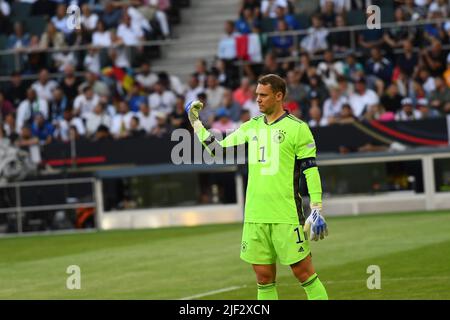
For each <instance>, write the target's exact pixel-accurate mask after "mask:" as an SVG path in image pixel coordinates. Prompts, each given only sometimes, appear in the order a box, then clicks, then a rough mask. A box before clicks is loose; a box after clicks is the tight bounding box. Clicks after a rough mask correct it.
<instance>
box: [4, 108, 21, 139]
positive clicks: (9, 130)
mask: <svg viewBox="0 0 450 320" xmlns="http://www.w3.org/2000/svg"><path fill="white" fill-rule="evenodd" d="M0 127H2V128H3V130H4V134H5V137H6V138H8V139H9V141H10V142H11V143H15V141H16V140H17V139H18V138H19V135H18V133H17V130H16V118H15V114H14V113H8V114H7V115H6V116H5V118H4V121H3V126H1V125H0ZM0 140H1V139H0Z"/></svg>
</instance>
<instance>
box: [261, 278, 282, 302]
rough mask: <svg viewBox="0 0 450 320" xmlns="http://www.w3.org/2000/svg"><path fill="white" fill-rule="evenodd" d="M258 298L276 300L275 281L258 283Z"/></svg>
mask: <svg viewBox="0 0 450 320" xmlns="http://www.w3.org/2000/svg"><path fill="white" fill-rule="evenodd" d="M258 300H278V292H277V287H276V284H275V282H274V283H269V284H259V283H258Z"/></svg>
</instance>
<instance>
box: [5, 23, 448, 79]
mask: <svg viewBox="0 0 450 320" xmlns="http://www.w3.org/2000/svg"><path fill="white" fill-rule="evenodd" d="M448 21H449V20H448V19H434V20H419V21H405V22H389V23H382V24H381V29H390V28H394V27H418V26H424V25H429V24H440V23H445V22H448ZM366 29H367V26H366V25H365V24H364V25H354V26H345V27H332V28H327V31H328V32H329V34H332V33H337V32H350V34H351V39H353V40H352V41H351V47H350V49H352V50H355V49H356V47H357V45H356V40H355V39H354V36H355V32H357V31H362V30H366ZM308 32H309V31H308V29H303V30H289V31H284V32H275V31H274V32H265V33H264V34H265V35H266V36H267V37H268V38H271V37H276V36H293V37H294V40H295V41H297V42H296V43H295V45H297V46H298V37H299V36H305V35H307V34H308ZM209 42H210V40H208V39H205V38H200V39H196V40H195V41H192V40H188V39H168V40H149V41H142V42H140V43H139V44H137V45H120V46H117V45H112V46H110V47H96V48H98V49H107V50H109V49H114V48H118V47H125V48H126V49H127V50H129V51H131V50H132V48H134V47H155V46H158V47H160V46H164V47H165V46H172V45H185V46H194V45H195V46H198V45H201V44H202V43H209ZM93 47H95V46H93V45H92V44H89V45H77V46H66V47H62V48H57V49H55V48H45V49H43V48H21V49H19V50H17V49H6V50H0V58H1V57H2V56H8V55H14V56H15V59H14V64H15V65H14V69H15V70H17V68H18V64H19V63H20V62H19V60H20V55H23V54H25V55H26V54H32V53H48V54H51V53H55V52H66V51H71V52H84V51H87V50H89V49H91V48H93ZM448 48H450V44H447V45H445V46H444V49H448ZM400 52H402V50H401V49H400V50H396V53H400ZM341 55H342V56H345V54H341ZM321 57H322V56H320V55H319V56H313V57H312V60H318V59H321ZM336 57H337V58H340V56H339V55H336ZM180 60H182V59H180ZM298 60H299V57H298V56H294V57H286V58H278V59H277V62H289V61H294V62H295V61H298ZM180 64H182V63H180ZM237 64H238V65H239V64H252V63H251V62H248V61H245V62H244V61H241V62H238V63H237ZM82 74H83V73H82V72H79V73H77V75H79V76H80V75H82ZM61 76H62V73H54V74H51V75H50V77H51V78H57V77H61ZM22 78H23V79H24V80H35V79H37V75H35V74H34V75H24V76H23V77H22ZM5 81H10V77H9V76H5V75H4V76H0V82H5Z"/></svg>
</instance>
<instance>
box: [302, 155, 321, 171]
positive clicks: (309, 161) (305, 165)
mask: <svg viewBox="0 0 450 320" xmlns="http://www.w3.org/2000/svg"><path fill="white" fill-rule="evenodd" d="M313 167H317V163H316V158H305V159H301V160H300V170H301V171H302V172H303V171H305V170H307V169H309V168H313Z"/></svg>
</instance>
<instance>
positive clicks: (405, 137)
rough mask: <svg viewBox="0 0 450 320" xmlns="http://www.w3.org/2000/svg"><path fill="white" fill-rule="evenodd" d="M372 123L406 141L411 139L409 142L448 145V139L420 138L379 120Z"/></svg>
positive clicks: (371, 122)
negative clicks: (385, 124) (399, 130)
mask: <svg viewBox="0 0 450 320" xmlns="http://www.w3.org/2000/svg"><path fill="white" fill-rule="evenodd" d="M370 124H371V125H372V126H374V127H375V128H377V129H378V130H380V131H383V132H385V133H387V134H389V135H391V136H393V137H396V138H399V139H402V140H405V141H409V142H413V143H417V144H424V145H432V146H440V145H448V142H447V141H442V140H430V139H424V138H418V137H414V136H410V135H409V134H405V133H401V132H398V131H395V130H393V129H391V128H388V127H386V126H384V125H382V124H381V123H379V122H378V121H375V120H372V121H370Z"/></svg>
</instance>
